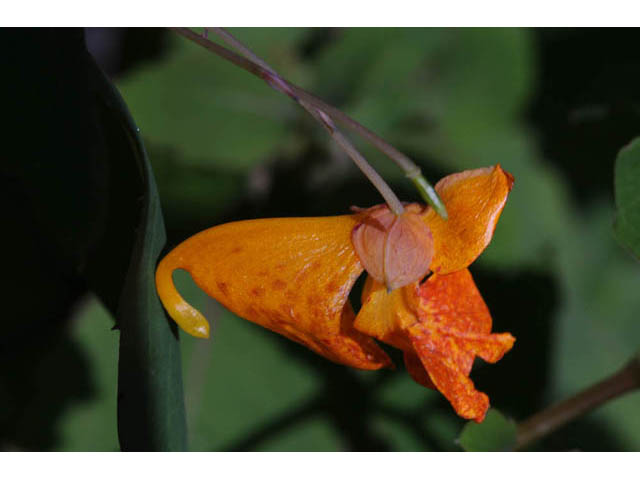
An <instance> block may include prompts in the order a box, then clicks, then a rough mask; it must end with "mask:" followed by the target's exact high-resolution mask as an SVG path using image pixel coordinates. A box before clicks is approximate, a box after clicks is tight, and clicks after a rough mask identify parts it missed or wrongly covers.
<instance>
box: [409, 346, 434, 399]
mask: <svg viewBox="0 0 640 480" xmlns="http://www.w3.org/2000/svg"><path fill="white" fill-rule="evenodd" d="M404 366H405V368H406V369H407V372H409V375H411V378H413V380H414V381H415V382H416V383H419V384H420V385H422V386H423V387H427V388H431V389H434V390H435V389H436V386H435V385H434V384H433V382H432V381H431V378H430V377H429V374H428V373H427V371H426V370H425V369H424V365H423V364H422V362H421V361H420V357H418V355H416V354H415V353H413V352H408V351H405V352H404Z"/></svg>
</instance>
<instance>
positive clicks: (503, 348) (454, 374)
mask: <svg viewBox="0 0 640 480" xmlns="http://www.w3.org/2000/svg"><path fill="white" fill-rule="evenodd" d="M419 297H420V305H419V309H418V312H419V322H417V323H416V324H414V325H412V326H411V327H410V328H409V329H408V335H409V337H410V338H411V342H412V345H413V347H414V348H415V351H416V353H417V354H418V356H419V357H420V360H421V361H422V364H423V365H424V367H425V369H426V371H427V373H428V374H429V377H430V378H431V380H432V381H433V383H434V384H435V386H436V388H437V389H438V390H439V391H440V392H442V394H443V395H444V396H445V397H446V398H447V399H448V400H449V401H450V402H451V404H452V405H453V407H454V409H455V410H456V412H457V413H458V414H459V415H460V416H462V417H465V418H473V419H475V420H476V421H482V419H483V418H484V415H485V413H486V410H487V408H488V407H489V399H488V397H487V396H486V395H485V394H483V393H481V392H478V391H476V390H475V388H474V386H473V382H471V380H469V378H468V377H467V376H468V374H469V372H470V371H471V367H472V365H473V360H474V358H475V356H476V355H477V356H480V357H481V358H483V359H484V360H486V361H488V362H496V361H498V360H499V359H500V358H502V356H503V355H504V354H505V353H506V352H507V351H508V350H509V349H511V347H512V346H513V342H514V341H515V339H514V338H513V337H512V336H511V335H510V334H508V333H501V334H491V333H490V332H491V316H490V314H489V310H488V309H487V307H486V305H485V303H484V301H483V299H482V297H481V296H480V293H479V292H478V289H477V288H476V286H475V283H474V282H473V278H472V277H471V274H470V273H469V271H468V270H466V269H465V270H461V271H459V272H455V273H450V274H447V275H438V274H433V275H432V276H431V277H429V279H428V280H427V281H426V282H424V283H423V284H422V285H421V286H420V290H419ZM414 378H416V375H414ZM416 381H418V383H423V382H421V381H419V379H416Z"/></svg>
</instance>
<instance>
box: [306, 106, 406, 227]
mask: <svg viewBox="0 0 640 480" xmlns="http://www.w3.org/2000/svg"><path fill="white" fill-rule="evenodd" d="M299 103H300V105H302V106H303V107H304V109H305V110H307V112H309V113H310V114H311V115H312V116H313V117H314V118H316V119H317V120H318V121H319V122H320V123H321V124H322V125H323V126H324V127H325V128H326V129H327V131H328V132H329V134H330V135H331V136H332V137H333V139H334V140H335V141H336V143H337V144H338V145H340V147H342V149H343V150H344V151H345V152H346V153H347V155H349V157H351V159H352V160H353V162H354V163H355V164H356V165H357V166H358V168H359V169H360V170H361V171H362V173H364V175H365V176H366V177H367V178H368V179H369V181H370V182H371V183H372V184H373V185H374V186H375V187H376V188H377V189H378V192H380V195H382V197H383V198H384V200H385V202H387V205H389V208H390V209H391V211H392V212H393V213H395V214H396V215H402V213H403V212H404V207H403V206H402V202H400V200H398V197H397V196H396V194H395V193H393V190H391V188H389V185H387V184H386V182H385V181H384V180H383V179H382V177H381V176H380V174H379V173H378V172H376V171H375V169H374V168H373V167H372V166H371V165H369V162H367V161H366V160H365V158H364V157H363V156H362V155H361V154H360V152H358V150H356V148H355V147H354V146H353V145H352V144H351V142H349V140H347V138H346V137H345V136H344V135H343V134H342V133H341V132H340V130H338V129H337V128H336V126H335V124H334V123H333V121H332V120H331V119H330V118H329V117H328V116H327V115H326V114H325V113H324V112H323V111H322V110H318V109H316V108H314V107H312V106H311V105H309V104H307V103H306V102H304V101H302V100H301V101H300V102H299Z"/></svg>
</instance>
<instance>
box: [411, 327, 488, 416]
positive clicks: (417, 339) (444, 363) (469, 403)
mask: <svg viewBox="0 0 640 480" xmlns="http://www.w3.org/2000/svg"><path fill="white" fill-rule="evenodd" d="M423 333H424V332H423V331H422V330H421V329H416V328H415V326H414V327H411V328H410V329H409V334H410V336H411V339H412V341H413V344H414V348H415V350H416V352H417V354H418V356H419V357H420V360H421V361H422V364H423V365H424V368H425V369H426V370H427V372H428V374H429V378H430V379H431V381H432V382H433V383H434V385H435V386H436V388H437V389H438V390H439V391H440V392H441V393H442V394H443V395H444V396H445V397H446V398H447V400H449V402H450V403H451V405H452V406H453V408H454V410H455V411H456V413H457V414H458V415H460V416H461V417H463V418H469V419H474V420H475V421H476V422H481V421H482V420H484V416H485V415H486V413H487V410H488V408H489V397H487V396H486V395H485V394H484V393H482V392H478V391H477V390H476V389H475V387H474V386H473V382H472V381H471V380H470V379H469V377H467V376H466V375H465V374H464V373H463V372H461V371H460V370H459V369H458V366H457V365H456V364H455V362H454V360H453V359H451V358H450V357H448V356H447V354H446V353H445V354H443V353H441V352H439V351H433V350H431V347H430V346H429V343H428V342H425V341H424V337H423Z"/></svg>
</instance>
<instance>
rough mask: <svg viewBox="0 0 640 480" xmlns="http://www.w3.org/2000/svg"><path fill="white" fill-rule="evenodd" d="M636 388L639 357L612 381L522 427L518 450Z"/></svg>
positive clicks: (519, 426) (568, 400) (595, 386)
mask: <svg viewBox="0 0 640 480" xmlns="http://www.w3.org/2000/svg"><path fill="white" fill-rule="evenodd" d="M637 388H640V354H639V355H636V356H635V357H633V359H632V360H631V361H630V362H628V363H627V364H626V365H625V366H624V367H623V368H621V369H620V370H618V371H617V372H615V373H614V374H613V375H611V376H610V377H608V378H605V379H604V380H602V381H600V382H598V383H596V384H595V385H593V386H591V387H589V388H587V389H586V390H583V391H582V392H580V393H578V394H576V395H574V396H573V397H571V398H568V399H566V400H563V401H561V402H560V403H557V404H555V405H552V406H551V407H549V408H547V409H546V410H543V411H542V412H539V413H536V414H535V415H533V416H532V417H530V418H528V419H527V420H525V421H524V422H522V423H520V424H519V425H518V432H517V437H516V446H515V449H516V450H521V449H523V448H525V447H526V446H528V445H530V444H531V443H533V442H535V441H537V440H539V439H541V438H542V437H544V436H546V435H548V434H550V433H552V432H553V431H555V430H557V429H558V428H560V427H562V426H564V425H565V424H567V423H569V422H570V421H572V420H574V419H576V418H577V417H579V416H581V415H583V414H585V413H587V412H589V411H591V410H593V409H594V408H596V407H598V406H600V405H602V404H603V403H605V402H607V401H608V400H611V399H613V398H617V397H619V396H621V395H624V394H625V393H628V392H630V391H632V390H635V389H637Z"/></svg>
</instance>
